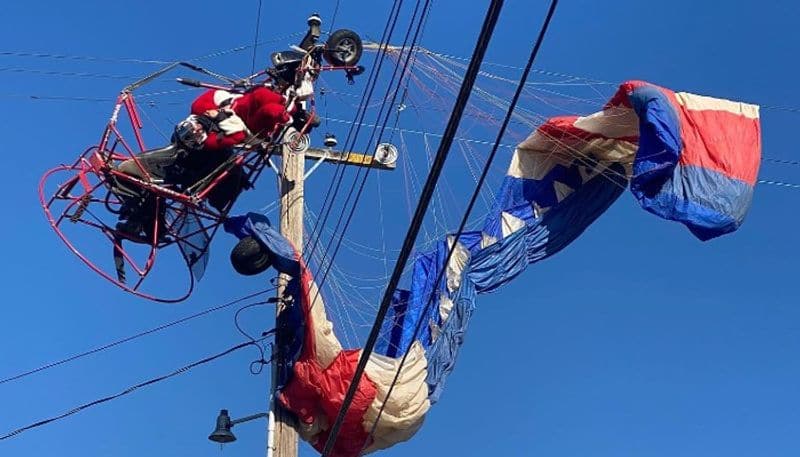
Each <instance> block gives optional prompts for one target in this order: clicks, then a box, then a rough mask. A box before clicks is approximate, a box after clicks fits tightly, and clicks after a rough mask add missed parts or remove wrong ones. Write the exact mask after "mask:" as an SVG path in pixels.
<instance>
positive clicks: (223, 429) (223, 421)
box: [208, 409, 267, 444]
mask: <svg viewBox="0 0 800 457" xmlns="http://www.w3.org/2000/svg"><path fill="white" fill-rule="evenodd" d="M262 417H267V413H258V414H253V415H252V416H247V417H243V418H241V419H236V420H231V417H230V416H229V415H228V410H227V409H221V410H220V411H219V415H218V416H217V426H216V427H215V428H214V431H213V432H211V434H210V435H208V439H210V440H211V441H213V442H215V443H220V444H225V443H232V442H234V441H236V435H234V434H233V432H232V431H231V428H233V426H234V425H236V424H241V423H242V422H247V421H251V420H253V419H259V418H262Z"/></svg>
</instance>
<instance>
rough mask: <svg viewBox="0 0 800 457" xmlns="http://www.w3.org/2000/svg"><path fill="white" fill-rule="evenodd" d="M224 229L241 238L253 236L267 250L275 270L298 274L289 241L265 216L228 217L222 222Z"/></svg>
mask: <svg viewBox="0 0 800 457" xmlns="http://www.w3.org/2000/svg"><path fill="white" fill-rule="evenodd" d="M224 228H225V231H226V232H228V233H230V234H232V235H234V236H236V237H237V238H239V239H242V238H244V237H247V236H253V237H255V238H256V239H257V240H258V241H260V242H261V244H262V245H263V246H264V247H266V248H267V250H269V252H270V254H271V256H272V264H273V266H274V267H275V269H276V270H278V271H279V272H281V273H286V274H288V275H291V276H297V275H298V274H300V264H299V263H298V262H297V259H296V258H295V251H294V248H293V247H292V245H291V243H290V242H289V241H288V240H287V239H286V238H285V237H284V236H283V235H281V234H280V232H278V231H277V230H275V229H274V228H272V225H271V224H270V222H269V219H267V217H266V216H264V215H263V214H258V213H247V214H246V215H244V216H234V217H229V218H228V219H227V220H226V221H225V224H224Z"/></svg>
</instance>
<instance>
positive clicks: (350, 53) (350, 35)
mask: <svg viewBox="0 0 800 457" xmlns="http://www.w3.org/2000/svg"><path fill="white" fill-rule="evenodd" d="M363 51H364V45H363V44H362V43H361V37H359V36H358V34H357V33H356V32H353V31H352V30H347V29H340V30H337V31H335V32H333V33H332V34H331V36H330V37H329V38H328V41H327V43H325V53H324V54H323V55H324V56H325V60H327V61H328V63H330V64H331V65H334V66H337V67H349V66H353V65H355V64H357V63H358V61H359V60H361V53H362V52H363Z"/></svg>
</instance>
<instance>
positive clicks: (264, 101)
mask: <svg viewBox="0 0 800 457" xmlns="http://www.w3.org/2000/svg"><path fill="white" fill-rule="evenodd" d="M285 103H286V99H285V98H284V97H283V96H281V95H280V94H278V93H275V92H273V91H271V90H269V89H267V88H266V87H263V86H262V87H257V88H255V89H253V90H251V91H249V92H246V93H244V94H233V93H230V92H227V91H224V90H214V89H212V90H208V91H206V92H204V93H202V94H201V95H200V96H199V97H197V99H196V100H195V101H194V102H193V103H192V114H197V115H201V114H203V113H205V112H206V111H209V110H219V109H221V108H230V109H232V110H233V112H234V113H235V114H236V116H231V117H229V118H228V119H225V120H224V121H222V122H220V129H222V130H223V132H225V134H226V135H225V136H232V135H235V136H237V137H238V136H243V137H246V135H247V133H252V134H255V135H261V136H262V137H265V136H267V135H268V134H270V133H271V132H272V130H274V128H275V126H276V125H277V124H281V123H285V122H288V121H289V114H288V113H287V112H286V109H285V108H284V104H285ZM237 118H238V119H237ZM239 120H241V122H242V123H243V124H244V125H239V124H238V121H239ZM216 136H217V137H219V135H216ZM210 137H211V135H209V138H210ZM230 141H233V139H230V140H228V139H226V138H221V139H220V138H216V139H214V140H212V143H214V144H216V143H220V144H222V143H225V144H227V143H229V142H230ZM237 142H238V141H237ZM233 144H236V143H233Z"/></svg>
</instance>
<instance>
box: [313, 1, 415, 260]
mask: <svg viewBox="0 0 800 457" xmlns="http://www.w3.org/2000/svg"><path fill="white" fill-rule="evenodd" d="M402 5H403V0H395V1H394V3H393V4H392V9H391V10H390V11H389V19H388V20H387V22H386V26H385V27H384V29H383V35H382V36H381V43H387V42H388V40H389V39H390V38H391V36H392V35H393V34H394V27H395V25H396V24H397V19H398V17H399V14H400V9H401V8H402ZM385 57H386V51H385V48H384V49H383V50H382V51H379V52H378V57H377V59H376V60H377V62H376V64H375V65H373V66H372V67H371V68H370V73H369V77H368V78H367V85H366V87H365V88H364V93H363V95H362V97H361V102H360V103H359V106H358V109H357V110H356V116H355V119H354V123H353V124H351V125H350V128H349V129H348V132H347V137H346V138H345V141H344V143H343V144H342V146H343V147H342V151H345V153H346V154H347V156H348V157H349V155H350V151H351V150H352V148H353V147H354V146H355V142H356V139H357V138H358V133H359V131H360V130H361V124H363V122H364V117H365V116H366V113H367V108H368V107H369V103H370V101H371V100H372V93H373V92H374V91H375V86H376V85H377V80H378V75H379V74H380V71H381V68H382V67H383V62H384V61H385ZM359 118H360V119H359ZM351 138H352V141H351ZM344 170H345V165H344V163H343V162H339V163H337V164H336V167H335V169H334V173H333V177H332V178H331V182H330V184H329V185H328V190H327V192H325V200H324V201H323V202H322V206H321V208H320V212H319V213H320V215H322V216H321V217H320V218H319V219H318V220H317V223H316V224H314V226H313V227H312V228H311V232H310V233H309V235H308V242H307V243H305V247H304V249H303V251H304V252H313V251H314V249H315V248H316V245H317V242H318V241H319V238H320V237H321V236H322V231H321V229H320V231H319V233H317V228H319V227H323V226H324V225H325V223H326V221H327V220H328V217H329V216H330V212H331V210H332V209H333V200H334V199H335V198H336V195H337V194H338V192H339V186H340V185H341V183H342V180H343V179H344ZM323 213H324V215H323ZM315 233H317V236H316V237H315V236H314V235H315ZM309 246H311V248H310V249H309Z"/></svg>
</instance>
